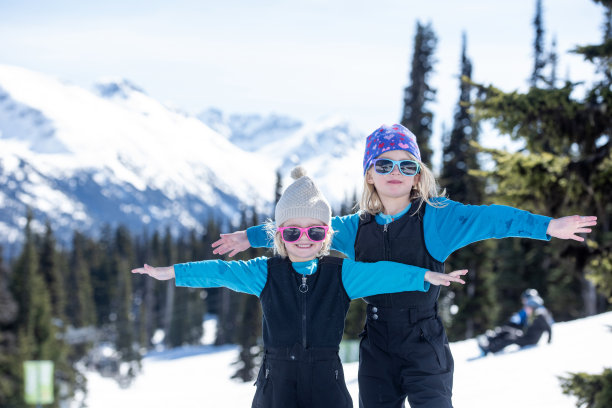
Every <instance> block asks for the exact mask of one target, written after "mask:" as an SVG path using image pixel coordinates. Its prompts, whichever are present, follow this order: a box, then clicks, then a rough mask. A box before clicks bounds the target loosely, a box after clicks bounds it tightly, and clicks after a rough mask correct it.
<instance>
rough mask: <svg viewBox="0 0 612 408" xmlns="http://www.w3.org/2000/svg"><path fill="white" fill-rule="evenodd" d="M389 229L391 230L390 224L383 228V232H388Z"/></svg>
mask: <svg viewBox="0 0 612 408" xmlns="http://www.w3.org/2000/svg"><path fill="white" fill-rule="evenodd" d="M387 228H389V224H385V226H384V227H383V232H387Z"/></svg>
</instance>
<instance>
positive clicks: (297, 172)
mask: <svg viewBox="0 0 612 408" xmlns="http://www.w3.org/2000/svg"><path fill="white" fill-rule="evenodd" d="M305 175H306V169H305V168H303V167H302V166H297V167H295V168H294V169H293V170H291V178H293V179H294V180H297V179H299V178H300V177H304V176H305Z"/></svg>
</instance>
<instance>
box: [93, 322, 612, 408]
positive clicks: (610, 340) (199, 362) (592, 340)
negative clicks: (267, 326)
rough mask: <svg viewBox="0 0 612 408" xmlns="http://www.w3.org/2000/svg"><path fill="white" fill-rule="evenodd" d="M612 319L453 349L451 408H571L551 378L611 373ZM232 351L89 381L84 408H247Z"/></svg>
mask: <svg viewBox="0 0 612 408" xmlns="http://www.w3.org/2000/svg"><path fill="white" fill-rule="evenodd" d="M610 344H612V312H608V313H604V314H600V315H597V316H592V317H589V318H585V319H580V320H575V321H572V322H566V323H557V324H556V325H555V326H554V327H553V342H552V343H551V344H546V343H544V344H542V343H541V344H540V345H539V346H537V347H532V348H528V349H524V350H520V351H518V350H513V349H511V348H510V347H508V348H507V349H506V352H505V353H503V354H498V355H494V356H487V357H484V358H480V359H473V358H474V357H475V356H477V355H478V348H477V345H476V342H475V340H466V341H462V342H457V343H452V344H451V350H452V352H453V355H454V358H455V379H454V398H453V403H454V406H455V408H481V407H482V408H485V407H486V408H489V407H492V406H494V407H499V408H506V407H507V408H514V407H524V408H574V407H575V402H574V399H573V398H572V397H569V396H566V395H564V394H562V392H561V388H560V386H559V381H558V378H557V377H558V376H565V375H567V373H568V372H577V371H585V372H589V373H600V372H601V371H602V370H603V368H604V367H612V353H610ZM237 355H238V351H237V348H235V347H222V348H215V347H212V346H202V347H193V348H185V349H177V350H170V351H168V352H164V353H157V354H152V355H150V356H148V357H146V358H145V359H144V361H143V367H144V372H143V374H141V375H140V376H139V377H138V378H137V379H136V381H135V382H134V384H133V385H132V387H131V388H128V389H125V390H122V389H120V388H119V387H118V386H117V384H116V383H115V382H114V381H113V380H109V379H105V378H101V377H100V376H99V375H97V374H95V373H91V374H89V375H88V388H89V390H90V391H89V397H88V399H87V403H88V406H89V407H90V408H106V407H109V406H112V407H115V408H121V407H126V408H131V407H148V408H166V407H175V408H188V407H206V408H216V407H220V408H222V407H248V406H250V404H251V400H252V398H253V395H254V392H255V387H253V385H252V383H239V382H235V381H232V380H230V379H229V377H230V376H231V374H232V373H233V372H234V371H235V367H234V366H232V365H231V363H232V362H233V361H235V360H236V359H237ZM344 368H345V375H346V380H347V384H348V387H349V391H350V392H351V395H352V396H353V402H354V405H355V406H358V403H357V401H358V400H357V396H358V386H357V363H350V364H345V365H344Z"/></svg>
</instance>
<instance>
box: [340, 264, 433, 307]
mask: <svg viewBox="0 0 612 408" xmlns="http://www.w3.org/2000/svg"><path fill="white" fill-rule="evenodd" d="M425 272H427V269H425V268H419V267H416V266H412V265H405V264H401V263H396V262H389V261H380V262H373V263H365V262H355V261H353V260H350V259H345V260H344V262H343V263H342V283H343V284H344V289H345V290H346V293H347V295H348V296H349V297H350V298H351V299H357V298H361V297H364V296H372V295H379V294H381V293H395V292H406V291H413V290H415V291H421V292H426V291H427V290H429V282H425Z"/></svg>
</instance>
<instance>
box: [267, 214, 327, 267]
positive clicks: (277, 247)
mask: <svg viewBox="0 0 612 408" xmlns="http://www.w3.org/2000/svg"><path fill="white" fill-rule="evenodd" d="M322 224H323V225H327V224H325V223H323V222H322ZM283 226H284V225H279V227H283ZM264 229H265V231H266V234H268V239H269V240H270V241H274V247H273V249H274V255H278V256H280V257H282V258H286V257H287V256H288V254H287V248H286V247H285V242H284V241H283V238H282V237H281V234H280V232H278V228H277V227H276V224H275V222H274V221H272V220H267V221H266V223H265V224H264ZM333 235H334V230H332V229H331V227H329V230H328V231H327V235H326V236H325V239H324V240H323V245H322V246H321V250H320V251H319V252H318V253H317V254H316V256H315V257H316V258H320V257H322V256H325V255H329V250H330V249H331V243H332V237H333Z"/></svg>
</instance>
